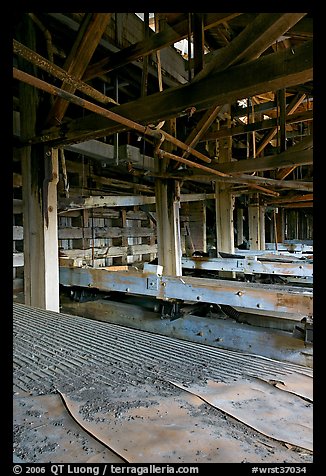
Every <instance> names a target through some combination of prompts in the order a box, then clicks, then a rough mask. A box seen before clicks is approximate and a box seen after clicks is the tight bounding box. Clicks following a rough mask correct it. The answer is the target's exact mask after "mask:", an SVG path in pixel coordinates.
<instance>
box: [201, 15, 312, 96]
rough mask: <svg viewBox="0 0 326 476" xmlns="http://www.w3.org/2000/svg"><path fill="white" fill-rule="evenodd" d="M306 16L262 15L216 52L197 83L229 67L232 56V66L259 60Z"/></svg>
mask: <svg viewBox="0 0 326 476" xmlns="http://www.w3.org/2000/svg"><path fill="white" fill-rule="evenodd" d="M305 15H306V13H260V14H259V15H257V17H256V18H255V19H254V20H253V21H252V22H251V23H249V24H248V25H247V26H246V28H245V29H244V30H243V31H242V32H241V33H240V34H239V35H238V36H237V37H236V38H234V40H233V41H231V42H230V43H229V44H228V45H227V46H225V47H224V48H222V49H220V50H217V51H216V53H215V54H214V58H213V59H212V60H211V61H210V62H209V63H208V65H207V66H205V68H204V69H203V71H201V72H200V73H199V74H198V75H197V76H196V78H195V81H196V80H199V79H202V78H204V77H206V76H207V75H209V74H210V73H212V72H213V71H214V70H218V71H221V70H223V69H224V68H225V67H229V66H230V64H229V58H230V55H231V56H232V57H233V61H232V63H231V64H232V65H235V64H238V63H240V62H241V63H244V62H246V61H251V60H252V59H254V58H258V57H259V56H260V55H261V54H262V53H263V52H264V51H266V49H267V48H268V47H269V46H271V44H272V43H274V42H275V40H276V39H277V38H278V37H279V36H280V35H283V34H284V33H286V32H287V31H288V30H289V28H291V27H292V26H293V25H295V24H296V23H298V21H299V20H300V19H301V18H303V17H304V16H305ZM248 96H249V95H248ZM248 96H247V97H248ZM244 97H245V96H244Z"/></svg>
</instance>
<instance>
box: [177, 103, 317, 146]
mask: <svg viewBox="0 0 326 476" xmlns="http://www.w3.org/2000/svg"><path fill="white" fill-rule="evenodd" d="M312 120H313V110H309V111H303V112H298V113H297V114H288V115H287V116H286V118H285V123H286V124H296V123H298V122H305V121H312ZM277 125H278V119H265V120H263V121H256V122H253V123H251V124H243V125H241V126H235V127H230V128H227V127H225V128H223V129H220V130H219V131H214V132H208V133H207V134H205V135H203V137H202V139H201V140H202V141H215V140H218V139H221V138H222V137H228V136H229V135H231V136H232V137H233V136H236V135H241V134H247V133H248V132H253V131H261V130H263V129H272V128H273V129H275V128H277ZM185 142H187V141H185Z"/></svg>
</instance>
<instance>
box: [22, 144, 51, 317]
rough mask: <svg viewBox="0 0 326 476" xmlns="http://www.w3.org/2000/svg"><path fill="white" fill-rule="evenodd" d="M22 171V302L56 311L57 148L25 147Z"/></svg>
mask: <svg viewBox="0 0 326 476" xmlns="http://www.w3.org/2000/svg"><path fill="white" fill-rule="evenodd" d="M30 149H32V150H30ZM40 149H41V150H40ZM42 152H43V153H42ZM44 169H46V171H45V170H44ZM22 171H23V200H24V291H25V303H26V304H29V305H31V306H35V307H40V308H42V309H48V310H51V311H56V312H59V259H58V232H57V229H58V228H57V182H58V176H59V174H58V151H57V149H52V150H51V149H49V150H47V151H46V152H45V153H44V149H43V147H42V146H41V147H36V146H33V147H32V148H30V147H25V148H24V149H23V151H22Z"/></svg>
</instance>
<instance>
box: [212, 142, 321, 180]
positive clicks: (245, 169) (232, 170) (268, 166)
mask: <svg viewBox="0 0 326 476" xmlns="http://www.w3.org/2000/svg"><path fill="white" fill-rule="evenodd" d="M291 149H292V147H291V148H289V149H288V150H287V151H285V152H282V153H281V154H276V155H269V156H266V157H260V158H258V159H244V160H238V161H237V162H230V163H228V164H217V165H216V166H217V167H218V169H219V171H221V172H224V173H226V174H237V173H250V172H263V171H265V170H275V169H280V168H286V167H289V165H292V166H293V165H295V166H296V165H311V164H312V163H313V149H307V150H299V151H292V150H291Z"/></svg>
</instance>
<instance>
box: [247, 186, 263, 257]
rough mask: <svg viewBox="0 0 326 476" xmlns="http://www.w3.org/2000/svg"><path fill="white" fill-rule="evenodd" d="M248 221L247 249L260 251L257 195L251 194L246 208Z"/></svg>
mask: <svg viewBox="0 0 326 476" xmlns="http://www.w3.org/2000/svg"><path fill="white" fill-rule="evenodd" d="M248 219H249V248H250V249H251V250H260V209H259V195H258V193H255V194H253V196H252V198H251V199H250V203H249V207H248Z"/></svg>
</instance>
